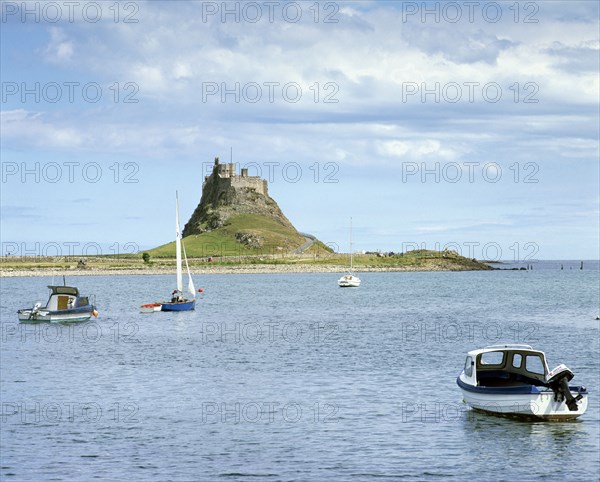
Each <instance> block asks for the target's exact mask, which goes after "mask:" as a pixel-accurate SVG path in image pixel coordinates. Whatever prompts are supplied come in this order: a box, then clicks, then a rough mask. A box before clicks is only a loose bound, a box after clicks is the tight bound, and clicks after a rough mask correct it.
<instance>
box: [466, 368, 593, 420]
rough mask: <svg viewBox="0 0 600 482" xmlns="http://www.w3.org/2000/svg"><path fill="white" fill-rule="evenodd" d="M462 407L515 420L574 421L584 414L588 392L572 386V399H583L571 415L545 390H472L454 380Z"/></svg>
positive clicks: (509, 388) (478, 388)
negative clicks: (517, 418)
mask: <svg viewBox="0 0 600 482" xmlns="http://www.w3.org/2000/svg"><path fill="white" fill-rule="evenodd" d="M456 382H457V384H458V386H459V387H460V389H461V391H462V394H463V398H464V401H465V403H467V405H469V406H470V407H472V408H473V409H475V410H479V411H482V412H487V413H492V414H495V415H504V416H518V417H525V418H532V419H540V420H557V421H560V420H573V419H575V418H577V417H579V416H581V415H583V414H584V413H585V411H586V410H587V403H588V400H587V397H588V395H587V391H585V389H584V388H583V387H577V386H571V387H569V390H570V391H571V394H572V395H573V396H574V397H575V396H577V395H582V398H581V400H579V401H578V402H577V410H574V411H571V410H569V408H568V407H567V404H566V403H565V401H564V400H561V401H558V400H556V397H555V394H554V392H553V391H552V389H550V388H548V387H541V386H534V385H522V386H515V387H502V388H498V387H481V386H478V387H474V386H472V385H469V384H467V383H465V382H464V381H462V380H461V379H460V377H459V378H458V379H457V381H456Z"/></svg>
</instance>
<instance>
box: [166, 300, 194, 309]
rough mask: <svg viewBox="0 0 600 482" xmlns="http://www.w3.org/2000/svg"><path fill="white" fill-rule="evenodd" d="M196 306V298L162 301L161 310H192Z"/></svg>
mask: <svg viewBox="0 0 600 482" xmlns="http://www.w3.org/2000/svg"><path fill="white" fill-rule="evenodd" d="M195 308H196V300H185V301H178V302H175V303H162V311H192V310H194V309H195Z"/></svg>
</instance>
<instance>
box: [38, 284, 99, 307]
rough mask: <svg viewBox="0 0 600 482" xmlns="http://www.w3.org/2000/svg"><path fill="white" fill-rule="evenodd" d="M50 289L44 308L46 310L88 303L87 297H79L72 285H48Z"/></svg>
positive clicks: (77, 291)
mask: <svg viewBox="0 0 600 482" xmlns="http://www.w3.org/2000/svg"><path fill="white" fill-rule="evenodd" d="M48 288H50V290H51V291H52V292H51V293H50V298H48V303H46V307H45V309H47V310H48V311H58V310H69V309H71V308H76V307H78V306H86V305H88V304H89V302H88V299H87V297H79V290H78V289H77V288H75V287H72V286H48Z"/></svg>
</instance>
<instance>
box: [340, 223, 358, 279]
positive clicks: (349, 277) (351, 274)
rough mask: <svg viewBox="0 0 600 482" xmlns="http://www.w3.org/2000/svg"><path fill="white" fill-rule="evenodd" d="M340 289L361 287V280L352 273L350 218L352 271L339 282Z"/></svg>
mask: <svg viewBox="0 0 600 482" xmlns="http://www.w3.org/2000/svg"><path fill="white" fill-rule="evenodd" d="M338 286H339V287H340V288H358V287H359V286H360V278H359V277H358V276H356V275H355V274H354V273H353V272H352V218H350V269H349V270H348V274H345V275H344V276H342V277H341V278H340V279H339V280H338Z"/></svg>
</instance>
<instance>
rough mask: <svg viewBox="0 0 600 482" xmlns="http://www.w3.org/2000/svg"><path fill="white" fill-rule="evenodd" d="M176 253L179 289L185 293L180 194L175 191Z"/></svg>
mask: <svg viewBox="0 0 600 482" xmlns="http://www.w3.org/2000/svg"><path fill="white" fill-rule="evenodd" d="M175 253H176V257H177V289H178V290H179V291H180V292H181V293H183V275H182V273H181V230H180V229H179V193H178V192H177V191H175Z"/></svg>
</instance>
